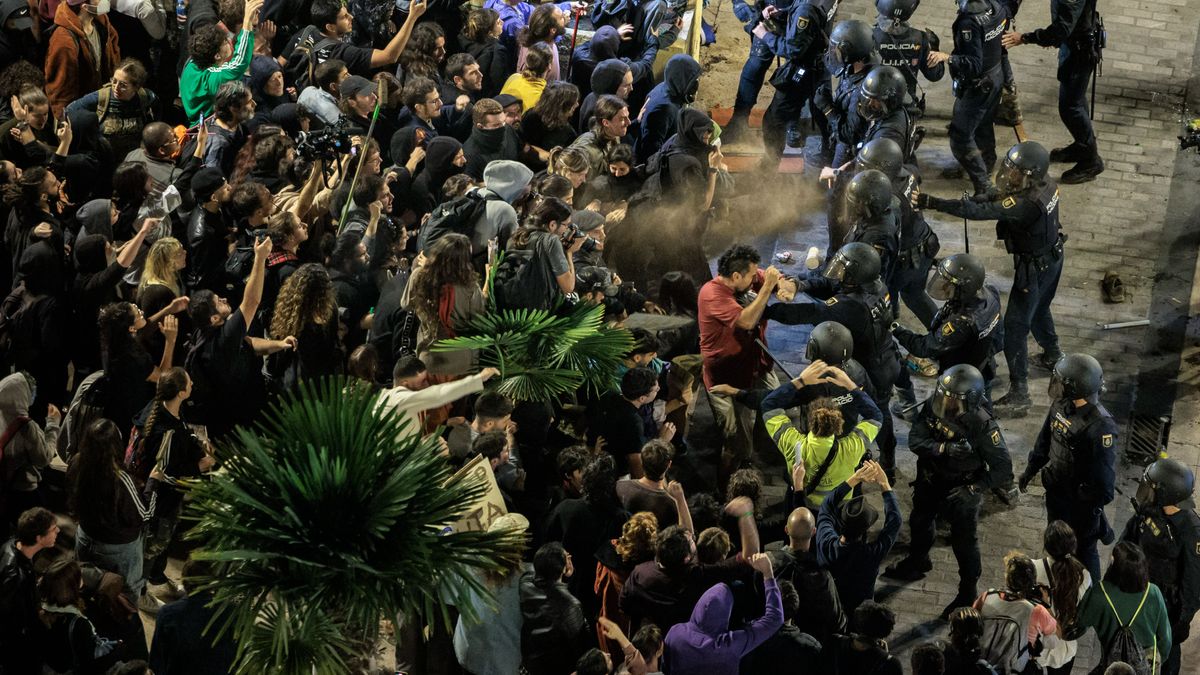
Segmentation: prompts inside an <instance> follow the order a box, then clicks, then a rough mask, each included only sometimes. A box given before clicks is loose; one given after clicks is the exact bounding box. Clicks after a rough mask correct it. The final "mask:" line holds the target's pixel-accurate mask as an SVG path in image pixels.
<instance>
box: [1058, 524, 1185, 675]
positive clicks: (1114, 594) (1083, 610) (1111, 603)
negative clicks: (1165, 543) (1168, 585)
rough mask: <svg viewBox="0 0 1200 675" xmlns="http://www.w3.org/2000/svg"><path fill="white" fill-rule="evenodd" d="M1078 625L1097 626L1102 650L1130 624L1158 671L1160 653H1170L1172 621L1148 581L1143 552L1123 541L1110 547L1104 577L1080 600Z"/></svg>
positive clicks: (1155, 671)
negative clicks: (1118, 632)
mask: <svg viewBox="0 0 1200 675" xmlns="http://www.w3.org/2000/svg"><path fill="white" fill-rule="evenodd" d="M1078 621H1079V625H1080V626H1082V627H1085V628H1086V627H1092V628H1095V629H1096V636H1097V637H1098V638H1100V645H1101V653H1103V650H1104V647H1106V646H1107V645H1108V643H1109V641H1110V640H1112V637H1113V635H1114V634H1115V633H1116V632H1117V630H1118V629H1119V628H1120V627H1121V626H1129V628H1130V629H1131V630H1132V631H1133V637H1134V639H1136V640H1137V643H1138V646H1139V647H1141V648H1142V649H1144V650H1145V651H1146V658H1147V660H1148V661H1150V664H1151V667H1152V669H1153V670H1152V671H1151V672H1154V673H1157V672H1158V671H1159V668H1160V667H1161V665H1162V656H1161V655H1165V654H1169V653H1170V652H1171V620H1170V618H1169V617H1168V616H1167V603H1166V602H1165V601H1164V600H1163V596H1162V592H1161V591H1159V590H1158V586H1155V585H1154V584H1152V583H1150V567H1149V565H1147V563H1146V554H1145V553H1144V552H1143V551H1142V548H1141V547H1140V546H1138V545H1137V544H1133V543H1130V542H1127V541H1123V542H1121V543H1119V544H1117V545H1116V547H1115V548H1114V549H1113V557H1112V563H1111V564H1110V565H1109V566H1108V569H1107V570H1106V571H1105V572H1104V579H1103V580H1102V581H1101V582H1100V583H1098V584H1093V585H1092V587H1091V588H1090V589H1088V592H1087V594H1086V595H1084V596H1083V600H1082V601H1081V602H1080V603H1079V619H1078ZM1156 652H1157V653H1156Z"/></svg>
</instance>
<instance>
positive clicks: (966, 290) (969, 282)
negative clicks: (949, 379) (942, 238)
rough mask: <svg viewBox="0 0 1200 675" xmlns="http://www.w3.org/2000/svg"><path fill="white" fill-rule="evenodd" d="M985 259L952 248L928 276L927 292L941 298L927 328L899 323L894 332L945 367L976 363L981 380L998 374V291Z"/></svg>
mask: <svg viewBox="0 0 1200 675" xmlns="http://www.w3.org/2000/svg"><path fill="white" fill-rule="evenodd" d="M984 281H985V276H984V269H983V263H981V262H980V261H979V259H978V258H976V257H975V256H973V255H971V254H969V253H956V254H954V255H952V256H949V257H948V258H944V259H943V260H942V261H941V262H940V263H938V266H937V269H936V271H934V273H933V276H932V277H930V279H929V294H930V295H931V296H933V297H934V298H936V299H938V300H943V301H945V303H946V304H944V305H942V308H941V310H939V311H938V313H937V315H936V316H935V317H934V319H933V321H932V322H931V323H930V324H929V332H928V333H923V334H922V333H916V332H913V331H911V330H909V329H907V328H905V327H904V326H900V325H897V326H896V327H895V328H894V329H893V330H892V335H894V336H895V337H896V341H897V342H899V343H900V346H901V347H904V348H905V349H907V350H908V352H909V353H910V354H912V355H914V356H920V357H922V358H927V359H937V362H938V365H939V366H940V367H941V369H942V370H943V371H944V370H946V369H948V368H952V367H954V366H957V365H959V364H966V365H969V366H974V367H975V369H976V370H978V371H979V372H980V373H981V374H982V375H983V380H984V382H985V393H986V382H988V381H989V380H991V379H992V378H993V377H995V376H996V360H995V359H994V358H992V356H993V355H994V354H995V351H996V350H995V341H994V340H993V337H992V334H993V333H994V332H995V330H996V329H997V328H999V327H1000V292H999V291H997V290H996V289H995V288H994V287H992V286H987V285H985V283H984Z"/></svg>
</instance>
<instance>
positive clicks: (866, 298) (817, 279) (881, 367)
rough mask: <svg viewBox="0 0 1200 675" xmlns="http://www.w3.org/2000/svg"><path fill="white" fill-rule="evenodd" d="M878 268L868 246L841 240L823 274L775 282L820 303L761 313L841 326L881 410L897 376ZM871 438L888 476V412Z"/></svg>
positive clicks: (891, 452)
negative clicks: (828, 322)
mask: <svg viewBox="0 0 1200 675" xmlns="http://www.w3.org/2000/svg"><path fill="white" fill-rule="evenodd" d="M879 270H880V263H879V254H878V253H877V252H876V251H875V249H874V248H872V247H871V246H870V245H868V244H864V243H862V242H852V243H849V244H845V245H844V246H842V247H841V248H840V249H838V252H837V253H836V254H835V255H834V256H833V258H832V259H831V260H830V261H829V264H828V265H827V266H826V268H825V273H824V274H823V275H821V276H812V277H808V278H805V279H798V280H786V279H785V280H783V281H781V282H780V285H781V287H783V286H786V285H787V284H789V283H791V284H794V285H795V289H796V290H797V291H803V292H805V293H806V294H808V296H809V297H811V298H814V299H817V300H824V302H804V303H776V304H773V305H768V306H767V309H766V312H765V313H764V316H765V317H766V318H768V319H773V320H775V321H778V322H779V323H782V324H786V325H801V324H806V325H813V324H818V323H822V322H824V321H836V322H838V323H840V324H842V325H843V326H845V327H846V328H847V329H848V330H849V331H850V334H851V335H852V336H853V339H854V350H853V352H852V354H853V356H854V359H855V360H856V361H858V362H859V363H861V364H862V365H863V367H865V368H866V370H867V377H868V378H870V380H871V387H872V388H873V389H874V396H873V398H874V400H875V405H876V406H878V407H879V409H880V410H884V411H886V410H887V409H888V408H887V404H888V401H889V400H890V399H891V395H892V386H893V385H894V384H895V382H896V378H897V377H898V376H899V374H900V355H899V352H898V351H897V350H896V343H895V341H893V340H892V336H891V333H890V329H891V320H892V319H891V316H892V310H891V301H890V299H889V297H888V291H887V287H886V286H885V285H884V283H883V280H882V279H880V278H879ZM875 441H876V443H877V444H878V446H879V454H880V464H882V465H883V467H884V471H885V472H887V474H888V476H889V478H891V477H892V476H894V475H895V471H896V434H895V431H894V430H893V428H892V418H891V415H888V414H886V413H885V414H884V416H883V425H882V428H881V429H880V432H879V436H878V437H877V438H876V439H875Z"/></svg>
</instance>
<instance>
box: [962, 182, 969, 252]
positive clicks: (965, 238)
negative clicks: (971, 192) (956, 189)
mask: <svg viewBox="0 0 1200 675" xmlns="http://www.w3.org/2000/svg"><path fill="white" fill-rule="evenodd" d="M963 199H970V197H968V196H967V193H965V192H964V193H963ZM963 242H964V243H965V244H966V246H967V253H970V252H971V230H970V229H968V228H967V217H966V216H963Z"/></svg>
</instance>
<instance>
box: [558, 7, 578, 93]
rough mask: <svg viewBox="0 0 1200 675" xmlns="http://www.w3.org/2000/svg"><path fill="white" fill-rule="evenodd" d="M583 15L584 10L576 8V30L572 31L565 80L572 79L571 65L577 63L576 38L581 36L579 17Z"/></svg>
mask: <svg viewBox="0 0 1200 675" xmlns="http://www.w3.org/2000/svg"><path fill="white" fill-rule="evenodd" d="M581 16H583V10H582V9H577V10H575V30H573V31H571V53H570V54H568V55H567V72H566V73H563V80H565V81H567V82H570V81H571V66H573V65H574V64H575V38H577V37H579V17H581Z"/></svg>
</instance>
